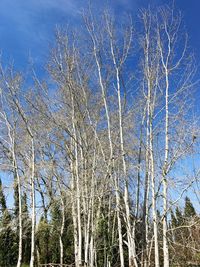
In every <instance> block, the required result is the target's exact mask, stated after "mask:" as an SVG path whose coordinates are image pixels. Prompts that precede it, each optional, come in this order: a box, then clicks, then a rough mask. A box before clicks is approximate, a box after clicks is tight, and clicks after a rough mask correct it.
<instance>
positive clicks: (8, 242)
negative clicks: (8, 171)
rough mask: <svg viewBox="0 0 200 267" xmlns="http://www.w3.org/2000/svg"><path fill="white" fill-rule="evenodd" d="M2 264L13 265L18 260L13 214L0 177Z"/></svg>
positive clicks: (0, 262) (0, 254)
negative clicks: (9, 209)
mask: <svg viewBox="0 0 200 267" xmlns="http://www.w3.org/2000/svg"><path fill="white" fill-rule="evenodd" d="M0 208H1V220H0V266H8V267H9V266H12V265H15V264H16V262H17V244H16V236H15V232H14V230H13V224H12V216H11V214H10V212H9V211H8V209H7V205H6V198H5V195H4V192H3V188H2V182H1V179H0Z"/></svg>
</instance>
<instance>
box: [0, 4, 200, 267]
mask: <svg viewBox="0 0 200 267" xmlns="http://www.w3.org/2000/svg"><path fill="white" fill-rule="evenodd" d="M80 16H81V19H82V25H81V26H80V27H79V28H77V29H74V28H72V27H70V26H68V27H60V28H59V27H57V28H56V31H55V38H54V43H53V44H52V47H51V49H50V51H49V53H48V54H49V56H48V60H47V61H46V62H43V71H42V72H43V73H42V75H38V70H37V69H35V67H34V65H32V64H30V66H29V71H28V72H26V73H24V72H22V71H18V70H16V69H15V66H14V64H12V63H10V64H7V65H5V64H3V63H2V64H1V65H0V123H1V128H0V167H1V172H0V177H1V178H0V266H1V267H12V266H17V267H26V266H30V267H36V266H37V267H42V266H46V267H50V266H56V267H66V266H74V267H154V266H155V267H187V266H190V267H192V266H200V215H199V204H200V195H199V192H200V191H199V188H200V187H199V186H200V184H199V182H200V167H199V145H200V143H199V138H200V135H199V126H200V124H199V112H198V105H199V103H198V101H197V98H198V90H197V89H198V86H199V80H198V68H197V64H196V62H195V55H194V53H193V50H192V47H191V46H190V38H189V35H188V33H187V31H186V27H185V25H184V19H183V16H182V14H181V12H180V11H179V10H177V9H176V8H174V7H173V6H160V7H157V8H154V9H151V8H147V9H141V10H139V11H138V16H137V17H136V18H135V17H131V16H129V15H127V16H123V17H121V18H120V19H119V18H116V17H115V16H114V15H113V14H112V12H109V11H108V10H104V11H102V12H99V15H97V14H96V13H94V12H93V11H92V10H91V9H90V8H89V9H88V10H86V11H83V12H82V14H81V15H80ZM50 264H55V265H50ZM56 264H57V265H56Z"/></svg>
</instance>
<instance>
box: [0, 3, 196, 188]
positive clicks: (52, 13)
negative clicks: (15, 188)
mask: <svg viewBox="0 0 200 267" xmlns="http://www.w3.org/2000/svg"><path fill="white" fill-rule="evenodd" d="M102 2H104V4H102ZM87 3H88V1H87V0H0V51H2V59H3V64H7V63H8V62H9V61H10V60H13V61H14V65H15V67H16V68H17V69H18V70H22V71H23V70H25V69H26V68H27V65H28V61H29V58H30V57H31V58H32V59H33V61H34V65H35V67H36V71H37V73H38V72H39V74H40V76H42V74H43V72H42V69H41V68H40V67H41V66H42V64H43V63H44V61H45V60H46V59H47V58H48V52H49V47H50V45H51V44H52V42H53V40H54V31H55V27H56V25H60V26H63V27H64V26H66V25H72V26H75V27H77V28H80V27H81V20H80V12H81V10H82V9H83V8H86V7H87ZM91 3H92V6H93V8H94V9H95V10H96V12H98V11H99V9H100V7H102V5H105V6H106V7H109V8H110V9H111V10H113V12H114V13H115V14H116V16H118V15H121V14H123V13H126V12H128V13H131V14H132V15H133V17H134V16H137V13H138V9H139V8H142V7H147V6H148V5H149V4H151V5H162V4H171V3H172V1H167V0H101V1H100V0H91ZM175 5H176V7H177V8H179V9H180V10H181V11H182V13H183V15H184V22H185V25H186V28H187V31H188V33H189V37H190V47H191V49H192V50H193V51H194V52H195V54H196V59H197V63H198V61H199V59H200V52H199V48H200V0H190V1H189V0H175ZM198 73H200V72H198ZM9 184H10V179H9V178H8V179H6V185H9Z"/></svg>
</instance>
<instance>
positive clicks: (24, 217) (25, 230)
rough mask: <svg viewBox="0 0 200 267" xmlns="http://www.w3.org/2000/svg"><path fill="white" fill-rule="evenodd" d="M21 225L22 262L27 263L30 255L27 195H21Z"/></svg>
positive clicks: (29, 222) (29, 221) (29, 223)
mask: <svg viewBox="0 0 200 267" xmlns="http://www.w3.org/2000/svg"><path fill="white" fill-rule="evenodd" d="M22 227H23V257H22V260H23V263H29V262H30V257H31V219H30V217H29V212H28V205H27V195H26V193H24V194H23V196H22Z"/></svg>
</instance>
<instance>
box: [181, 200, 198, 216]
mask: <svg viewBox="0 0 200 267" xmlns="http://www.w3.org/2000/svg"><path fill="white" fill-rule="evenodd" d="M184 215H185V218H188V219H189V218H192V217H194V216H196V211H195V208H194V206H193V204H192V202H191V201H190V199H189V197H186V198H185V208H184Z"/></svg>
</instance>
